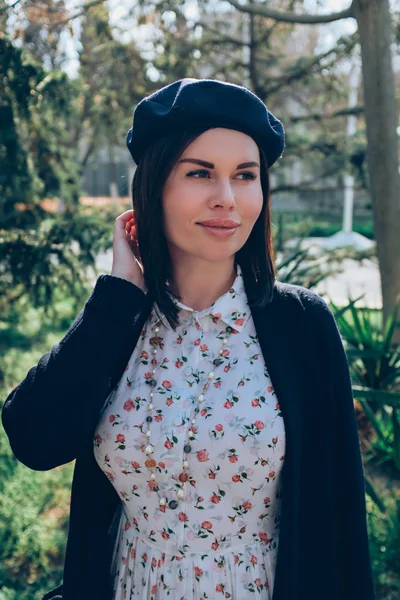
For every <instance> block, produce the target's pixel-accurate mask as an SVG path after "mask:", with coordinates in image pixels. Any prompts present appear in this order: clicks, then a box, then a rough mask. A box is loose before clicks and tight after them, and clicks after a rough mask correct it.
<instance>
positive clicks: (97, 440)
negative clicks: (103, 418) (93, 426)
mask: <svg viewBox="0 0 400 600" xmlns="http://www.w3.org/2000/svg"><path fill="white" fill-rule="evenodd" d="M102 441H103V440H102V437H101V435H99V434H98V433H97V434H96V442H97V443H98V444H101V442H102Z"/></svg>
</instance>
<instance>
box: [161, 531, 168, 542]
mask: <svg viewBox="0 0 400 600" xmlns="http://www.w3.org/2000/svg"><path fill="white" fill-rule="evenodd" d="M161 537H162V538H164V540H169V535H168V533H167V532H166V531H165V529H164V531H163V532H162V534H161Z"/></svg>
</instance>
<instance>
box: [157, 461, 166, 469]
mask: <svg viewBox="0 0 400 600" xmlns="http://www.w3.org/2000/svg"><path fill="white" fill-rule="evenodd" d="M158 466H159V467H160V469H165V463H164V462H162V461H160V462H159V463H158Z"/></svg>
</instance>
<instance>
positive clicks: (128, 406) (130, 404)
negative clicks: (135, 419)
mask: <svg viewBox="0 0 400 600" xmlns="http://www.w3.org/2000/svg"><path fill="white" fill-rule="evenodd" d="M132 408H135V403H134V402H133V400H131V399H129V400H127V401H126V402H125V403H124V410H127V411H128V412H130V411H131V410H132Z"/></svg>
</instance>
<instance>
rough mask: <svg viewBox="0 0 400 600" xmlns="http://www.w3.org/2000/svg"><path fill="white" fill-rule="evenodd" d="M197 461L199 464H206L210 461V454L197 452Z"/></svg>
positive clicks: (204, 451)
mask: <svg viewBox="0 0 400 600" xmlns="http://www.w3.org/2000/svg"><path fill="white" fill-rule="evenodd" d="M197 460H198V461H199V462H206V461H207V460H208V452H207V450H205V449H204V450H198V451H197Z"/></svg>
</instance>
